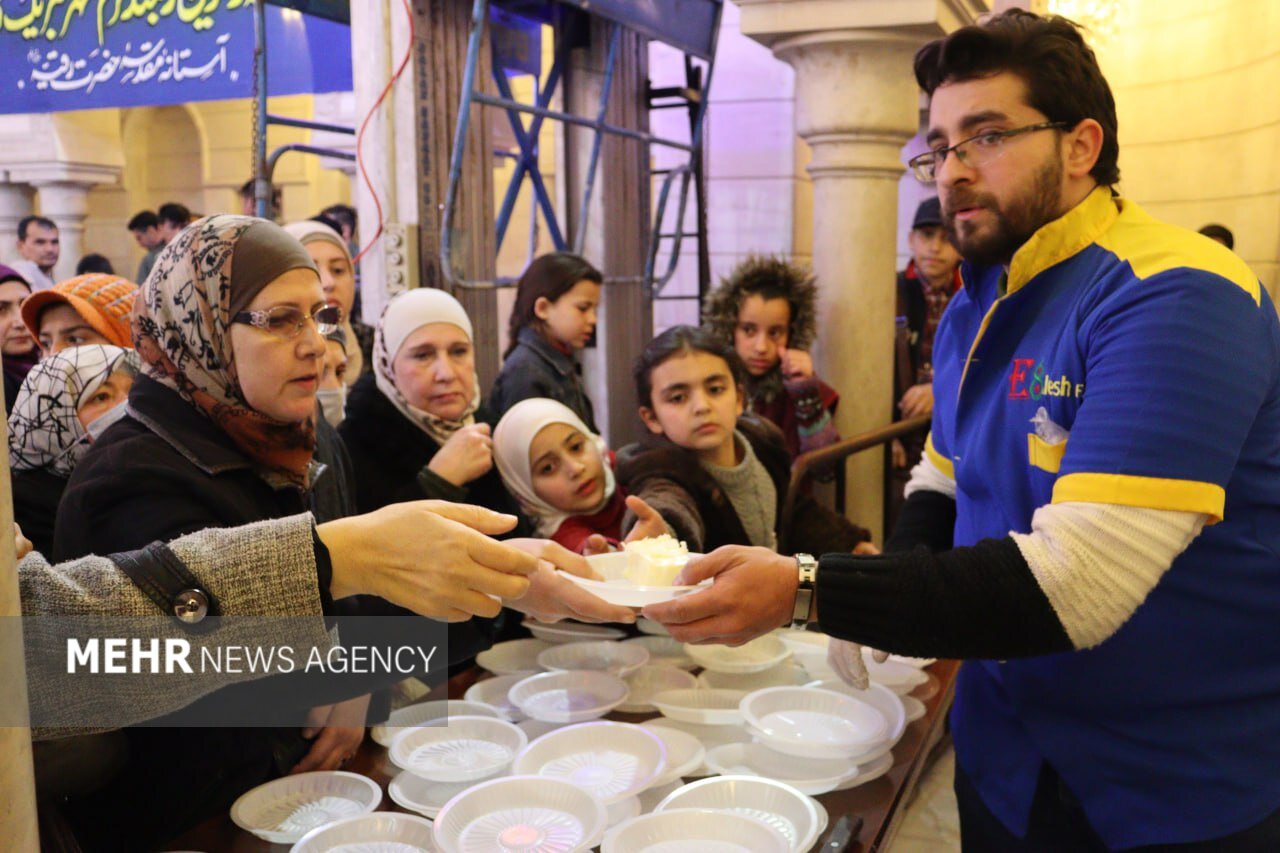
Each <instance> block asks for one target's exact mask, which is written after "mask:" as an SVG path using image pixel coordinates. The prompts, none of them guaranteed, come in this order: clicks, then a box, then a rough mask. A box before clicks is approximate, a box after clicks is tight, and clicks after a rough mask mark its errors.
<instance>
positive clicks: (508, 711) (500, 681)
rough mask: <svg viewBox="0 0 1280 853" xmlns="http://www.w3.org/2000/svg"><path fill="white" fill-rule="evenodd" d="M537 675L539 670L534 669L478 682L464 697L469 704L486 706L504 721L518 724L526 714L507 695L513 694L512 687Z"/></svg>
mask: <svg viewBox="0 0 1280 853" xmlns="http://www.w3.org/2000/svg"><path fill="white" fill-rule="evenodd" d="M537 674H538V670H536V669H534V670H523V671H521V672H513V673H511V674H509V675H495V676H494V677H493V678H486V679H485V680H484V681H477V682H476V683H475V684H473V685H471V686H470V687H468V688H467V692H466V693H464V694H462V695H463V696H465V697H466V699H467V701H468V702H476V703H478V704H480V705H486V706H488V707H490V708H492V709H494V710H495V711H497V713H498V716H499V717H501V718H502V719H504V720H507V721H509V722H512V723H518V722H520V721H521V720H523V719H524V712H523V711H521V710H520V709H519V708H518V707H516V706H515V705H513V704H511V700H510V699H508V698H507V694H508V693H510V692H511V688H512V687H515V686H516V685H517V684H519V683H520V682H521V681H524V680H525V679H526V678H529V677H530V676H533V675H537Z"/></svg>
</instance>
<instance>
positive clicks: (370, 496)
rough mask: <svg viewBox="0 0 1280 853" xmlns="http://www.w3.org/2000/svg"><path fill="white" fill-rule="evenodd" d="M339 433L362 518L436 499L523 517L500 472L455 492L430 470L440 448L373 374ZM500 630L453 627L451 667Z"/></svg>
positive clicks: (480, 415) (351, 400)
mask: <svg viewBox="0 0 1280 853" xmlns="http://www.w3.org/2000/svg"><path fill="white" fill-rule="evenodd" d="M476 420H477V421H480V422H482V423H488V422H489V421H488V418H487V416H486V414H485V412H484V410H483V409H482V410H481V411H480V412H477V413H476ZM338 432H339V433H340V434H341V436H342V440H343V443H344V444H345V445H346V448H347V452H348V454H349V455H350V457H351V464H352V468H353V470H354V472H355V481H356V489H355V494H356V508H357V509H358V510H359V511H360V512H372V511H373V510H375V509H381V508H382V507H384V506H387V505H388V504H393V503H402V502H404V501H420V500H427V499H433V500H445V501H450V502H452V503H468V504H476V505H478V506H482V507H485V508H487V509H491V510H495V511H497V512H506V513H511V514H513V515H518V514H519V509H518V507H517V506H516V503H515V501H514V500H513V499H512V498H511V496H510V495H509V494H507V491H506V489H504V488H503V486H502V480H501V478H500V477H499V476H498V471H497V469H496V468H494V469H491V470H490V471H489V472H488V473H487V474H485V475H484V476H482V477H479V478H478V479H476V480H473V481H472V482H470V483H467V484H466V485H465V486H455V485H454V484H453V483H450V482H449V481H447V480H445V479H444V478H442V477H441V476H440V475H438V474H436V473H435V472H434V471H432V470H431V469H429V468H428V467H427V463H429V462H430V461H431V459H432V457H434V456H435V455H436V453H437V451H439V450H440V445H439V444H437V443H436V441H435V439H433V438H432V437H431V436H429V435H427V434H426V433H425V432H423V431H422V430H421V429H419V428H418V427H417V426H416V425H415V424H413V423H411V422H410V421H409V419H408V418H406V417H405V416H404V415H403V414H402V413H401V412H400V410H399V409H397V408H396V407H395V406H394V405H393V404H392V402H391V401H390V400H388V399H387V397H386V395H385V394H383V393H382V391H380V390H379V389H378V386H377V382H376V379H375V376H374V374H366V375H364V376H362V377H360V380H359V381H358V382H356V384H355V386H354V387H352V389H351V394H350V396H348V397H347V407H346V418H345V419H344V420H343V421H342V425H341V426H339V427H338ZM511 535H516V536H522V535H526V530H525V529H524V527H523V526H521V527H520V528H518V529H517V530H516V531H513V533H512V534H511ZM400 612H403V611H400ZM499 619H501V617H499ZM497 630H498V621H497V620H494V619H481V618H478V617H473V618H472V619H470V620H469V621H467V622H457V623H453V624H451V625H450V626H449V662H450V664H451V665H457V664H461V663H462V662H465V661H468V660H470V659H471V658H473V657H475V656H476V655H477V654H478V653H480V652H482V651H484V650H485V649H486V648H488V647H489V646H490V645H491V644H492V643H493V641H494V637H495V636H496V632H497Z"/></svg>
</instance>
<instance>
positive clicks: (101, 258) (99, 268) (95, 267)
mask: <svg viewBox="0 0 1280 853" xmlns="http://www.w3.org/2000/svg"><path fill="white" fill-rule="evenodd" d="M87 272H100V273H106V274H107V275H115V274H116V270H115V267H113V266H111V261H109V260H107V257H106V255H99V254H98V253H97V252H94V253H93V254H89V255H85V256H84V257H83V258H81V259H80V263H78V264H76V275H84V274H85V273H87Z"/></svg>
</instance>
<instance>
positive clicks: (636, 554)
mask: <svg viewBox="0 0 1280 853" xmlns="http://www.w3.org/2000/svg"><path fill="white" fill-rule="evenodd" d="M622 547H623V549H624V550H625V551H626V553H627V569H626V571H625V572H623V577H625V578H626V579H627V580H629V581H631V582H632V583H633V584H635V585H636V586H673V585H674V584H675V580H676V575H678V574H680V570H681V569H683V568H684V565H685V563H687V562H689V549H688V547H686V546H685V544H684V543H683V542H680V541H678V540H677V539H675V538H674V537H672V536H671V535H670V534H667V533H664V534H662V535H661V536H654V537H651V538H649V539H637V540H635V541H634V542H624V543H622Z"/></svg>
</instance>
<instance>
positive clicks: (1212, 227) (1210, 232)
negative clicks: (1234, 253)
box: [1200, 222, 1236, 249]
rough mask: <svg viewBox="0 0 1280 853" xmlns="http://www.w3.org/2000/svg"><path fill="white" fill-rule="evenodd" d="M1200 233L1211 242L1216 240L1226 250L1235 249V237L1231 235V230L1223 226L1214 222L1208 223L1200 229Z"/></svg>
mask: <svg viewBox="0 0 1280 853" xmlns="http://www.w3.org/2000/svg"><path fill="white" fill-rule="evenodd" d="M1200 233H1201V234H1203V235H1204V236H1206V237H1209V238H1211V239H1213V240H1217V241H1218V242H1219V243H1221V244H1222V245H1224V246H1226V247H1227V248H1228V249H1234V248H1235V247H1236V237H1235V235H1234V234H1232V233H1231V229H1230V228H1228V227H1227V226H1225V225H1219V224H1218V223H1216V222H1214V223H1210V224H1209V225H1206V226H1204V227H1203V228H1201V229H1200Z"/></svg>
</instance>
